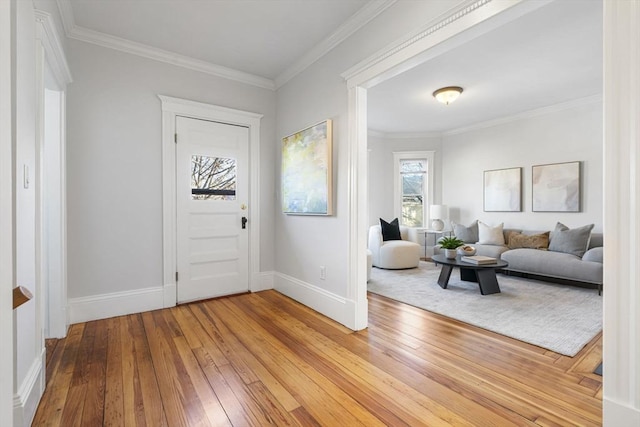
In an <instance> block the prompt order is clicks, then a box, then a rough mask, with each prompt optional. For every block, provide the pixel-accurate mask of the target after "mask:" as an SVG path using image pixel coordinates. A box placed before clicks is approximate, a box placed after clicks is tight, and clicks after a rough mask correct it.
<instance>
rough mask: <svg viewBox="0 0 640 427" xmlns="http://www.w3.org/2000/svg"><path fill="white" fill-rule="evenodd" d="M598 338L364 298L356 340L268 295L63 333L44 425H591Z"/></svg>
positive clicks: (44, 404) (50, 360)
mask: <svg viewBox="0 0 640 427" xmlns="http://www.w3.org/2000/svg"><path fill="white" fill-rule="evenodd" d="M601 349H602V336H601V335H599V336H598V337H596V338H595V339H594V340H593V341H592V342H591V343H589V344H588V345H587V346H586V347H585V348H584V349H583V350H582V351H581V352H580V353H579V354H578V355H577V356H576V357H574V358H569V357H565V356H561V355H558V354H556V353H553V352H550V351H547V350H544V349H541V348H539V347H535V346H532V345H529V344H526V343H523V342H520V341H517V340H513V339H510V338H507V337H504V336H502V335H497V334H494V333H492V332H488V331H485V330H483V329H479V328H476V327H473V326H470V325H467V324H464V323H461V322H458V321H454V320H451V319H448V318H446V317H443V316H440V315H436V314H433V313H430V312H427V311H423V310H420V309H417V308H415V307H411V306H408V305H405V304H402V303H398V302H395V301H393V300H389V299H386V298H384V297H380V296H377V295H374V294H370V295H369V328H368V329H367V330H365V331H360V332H352V331H350V330H349V329H347V328H345V327H343V326H341V325H339V324H337V323H335V322H333V321H331V320H329V319H327V318H326V317H323V316H321V315H319V314H317V313H315V312H314V311H312V310H310V309H308V308H306V307H304V306H302V305H300V304H298V303H296V302H295V301H293V300H291V299H289V298H287V297H285V296H283V295H281V294H279V293H277V292H275V291H265V292H260V293H255V294H245V295H238V296H233V297H227V298H220V299H215V300H209V301H205V302H199V303H192V304H188V305H183V306H179V307H175V308H171V309H165V310H158V311H152V312H147V313H141V314H135V315H130V316H122V317H116V318H112V319H107V320H99V321H94V322H88V323H82V324H76V325H73V326H72V327H71V329H70V332H69V335H68V336H67V338H65V339H64V340H59V341H53V342H49V343H48V345H47V389H46V391H45V394H44V396H43V398H42V400H41V402H40V406H39V408H38V411H37V413H36V417H35V420H34V423H33V425H35V426H41V425H47V426H65V427H66V426H100V425H108V426H145V425H146V426H154V427H155V426H171V427H174V426H261V425H279V426H280V425H282V426H287V425H294V426H296V425H297V426H318V425H322V426H359V425H360V426H382V425H387V426H403V425H408V426H421V425H424V426H483V427H484V426H510V425H517V426H534V425H539V426H598V425H601V424H602V412H601V405H602V378H601V377H600V376H597V375H595V374H592V373H591V372H592V371H593V369H594V368H595V367H596V366H597V365H598V364H599V363H600V362H601V360H602V350H601Z"/></svg>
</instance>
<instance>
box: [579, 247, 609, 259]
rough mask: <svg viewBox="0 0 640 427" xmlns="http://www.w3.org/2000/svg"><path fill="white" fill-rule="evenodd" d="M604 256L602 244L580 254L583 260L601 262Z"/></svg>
mask: <svg viewBox="0 0 640 427" xmlns="http://www.w3.org/2000/svg"><path fill="white" fill-rule="evenodd" d="M603 258H604V248H603V247H602V246H600V247H597V248H591V249H589V250H588V251H587V252H585V253H584V255H583V256H582V260H583V261H591V262H599V263H602V260H603Z"/></svg>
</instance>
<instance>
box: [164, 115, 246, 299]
mask: <svg viewBox="0 0 640 427" xmlns="http://www.w3.org/2000/svg"><path fill="white" fill-rule="evenodd" d="M176 141H177V144H176V145H177V151H176V153H177V155H176V159H177V165H176V174H177V177H176V197H177V201H176V202H177V203H176V205H177V212H176V213H177V227H176V229H177V243H178V245H177V258H178V259H177V265H178V282H177V283H178V285H177V287H178V302H179V303H183V302H188V301H195V300H200V299H206V298H213V297H218V296H222V295H229V294H235V293H241V292H246V291H248V290H249V262H248V261H249V244H248V242H249V239H248V227H249V224H248V221H247V220H244V219H243V218H248V212H249V211H248V207H247V205H248V197H249V170H248V165H249V161H248V160H249V153H248V151H249V129H248V128H246V127H242V126H235V125H229V124H224V123H216V122H211V121H206V120H198V119H191V118H186V117H177V118H176Z"/></svg>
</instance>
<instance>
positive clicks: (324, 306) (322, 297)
mask: <svg viewBox="0 0 640 427" xmlns="http://www.w3.org/2000/svg"><path fill="white" fill-rule="evenodd" d="M274 279H275V280H274V289H275V290H276V291H278V292H280V293H282V294H284V295H286V296H288V297H289V298H292V299H294V300H296V301H298V302H299V303H302V304H304V305H306V306H307V307H309V308H312V309H314V310H315V311H317V312H319V313H321V314H324V315H325V316H327V317H329V318H330V319H333V320H335V321H336V322H338V323H341V324H343V325H345V326H346V327H347V328H351V329H354V326H355V325H353V312H354V311H355V308H354V305H355V304H354V302H353V301H351V300H349V299H347V298H344V297H341V296H339V295H336V294H334V293H332V292H329V291H326V290H324V289H322V288H319V287H317V286H315V285H312V284H310V283H306V282H303V281H302V280H298V279H296V278H294V277H291V276H287V275H286V274H282V273H274Z"/></svg>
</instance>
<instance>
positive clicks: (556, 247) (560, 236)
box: [549, 222, 593, 257]
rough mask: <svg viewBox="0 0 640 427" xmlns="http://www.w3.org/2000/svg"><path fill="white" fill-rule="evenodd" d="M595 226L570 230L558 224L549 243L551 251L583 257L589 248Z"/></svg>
mask: <svg viewBox="0 0 640 427" xmlns="http://www.w3.org/2000/svg"><path fill="white" fill-rule="evenodd" d="M592 229H593V224H589V225H585V226H583V227H579V228H572V229H569V227H567V226H566V225H564V224H562V223H560V222H559V223H557V224H556V229H555V230H554V232H553V235H552V236H551V241H550V242H549V250H550V251H553V252H563V253H566V254H571V255H575V256H578V257H582V256H583V255H584V253H585V252H586V251H587V248H588V247H589V238H590V237H591V230H592Z"/></svg>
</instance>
